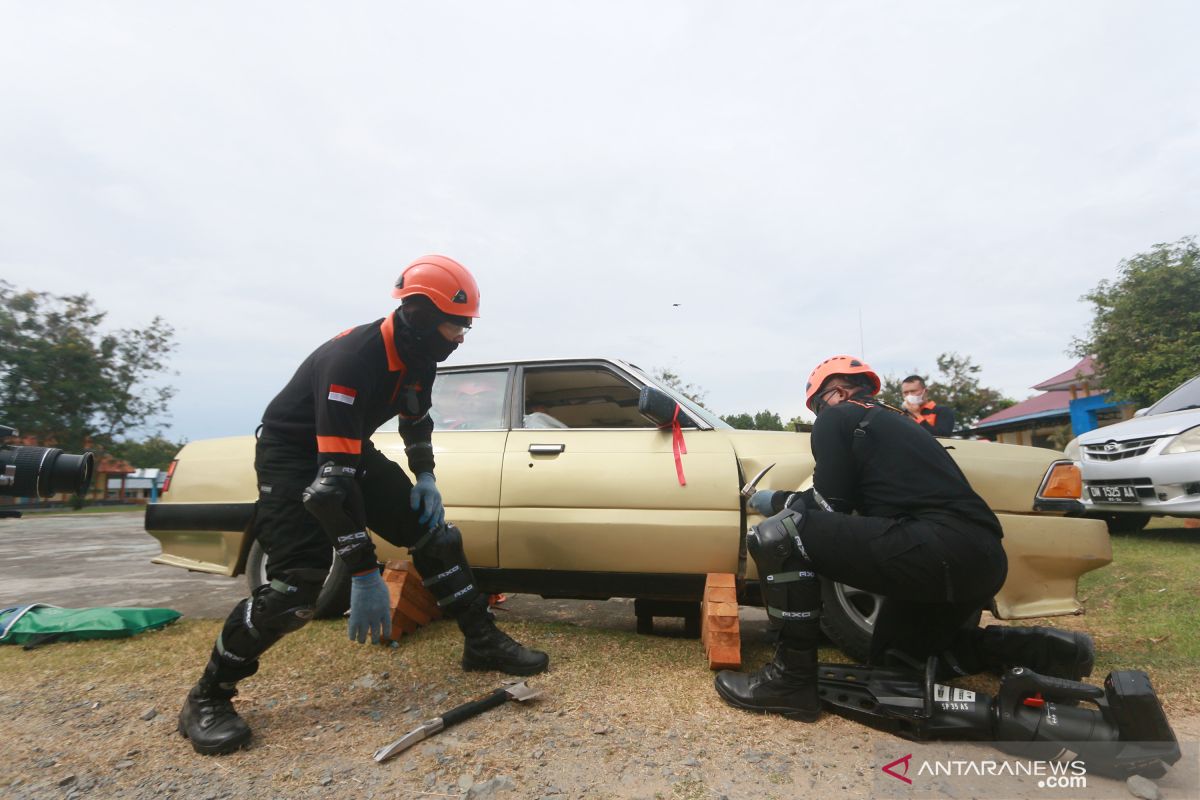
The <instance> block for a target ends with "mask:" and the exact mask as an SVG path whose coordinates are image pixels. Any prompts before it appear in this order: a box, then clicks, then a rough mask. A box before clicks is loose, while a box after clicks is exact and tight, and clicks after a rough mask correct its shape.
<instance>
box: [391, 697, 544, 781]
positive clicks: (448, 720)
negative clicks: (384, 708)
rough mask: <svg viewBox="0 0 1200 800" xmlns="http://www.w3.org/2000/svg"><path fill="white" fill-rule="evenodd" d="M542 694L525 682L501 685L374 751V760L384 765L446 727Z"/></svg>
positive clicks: (427, 721)
mask: <svg viewBox="0 0 1200 800" xmlns="http://www.w3.org/2000/svg"><path fill="white" fill-rule="evenodd" d="M541 693H542V690H541V689H531V688H530V687H529V685H528V684H527V683H525V681H521V682H520V683H514V684H513V685H511V686H501V687H500V688H499V689H497V690H496V691H494V692H492V693H491V694H487V695H484V696H483V697H481V698H479V699H478V700H472V701H471V702H469V703H463V704H462V705H461V706H456V707H454V708H452V709H450V710H449V711H447V712H446V713H445V714H442V715H441V716H440V717H434V718H433V719H430V720H426V721H425V722H422V723H421V724H420V725H418V726H417V727H416V728H414V729H413V730H411V731H410V732H408V733H406V734H404V735H403V736H401V737H400V738H399V739H397V740H396V741H394V742H392V743H391V744H389V745H387V746H385V747H381V748H379V749H378V750H376V751H375V760H376V761H378V762H380V763H383V762H384V761H387V760H388V759H389V758H391V757H392V756H394V755H396V754H398V753H402V752H404V751H405V750H407V749H408V748H410V747H412V746H413V745H414V744H416V743H417V742H420V741H423V740H425V739H428V738H429V737H430V736H433V735H434V734H437V733H440V732H441V731H443V730H445V729H446V728H449V727H450V726H451V725H457V724H458V723H460V722H462V721H464V720H468V719H470V718H471V717H474V716H476V715H478V714H482V713H483V712H485V711H490V710H491V709H493V708H496V707H498V706H502V705H504V704H505V703H507V702H508V701H509V700H516V701H518V702H522V703H523V702H525V701H526V700H532V699H533V698H535V697H537V696H538V695H540V694H541Z"/></svg>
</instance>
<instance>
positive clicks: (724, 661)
mask: <svg viewBox="0 0 1200 800" xmlns="http://www.w3.org/2000/svg"><path fill="white" fill-rule="evenodd" d="M741 666H742V648H740V647H713V648H712V649H710V650H709V651H708V668H709V669H739V668H740V667H741Z"/></svg>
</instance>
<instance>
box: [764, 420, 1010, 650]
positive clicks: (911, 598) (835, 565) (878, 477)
mask: <svg viewBox="0 0 1200 800" xmlns="http://www.w3.org/2000/svg"><path fill="white" fill-rule="evenodd" d="M811 446H812V452H813V457H814V458H815V460H816V469H815V472H814V475H813V487H814V489H810V490H809V491H807V492H805V493H802V494H801V495H799V496H798V497H797V499H796V500H793V501H792V502H793V505H795V504H796V503H798V502H803V503H804V505H805V507H806V509H807V512H806V520H805V523H804V527H803V529H802V530H801V533H800V538H801V540H802V541H803V544H804V546H805V548H806V550H807V552H808V555H809V558H810V559H811V561H812V564H813V566H814V568H815V570H816V571H817V573H818V574H820V575H823V576H825V577H828V578H830V579H832V580H834V581H838V582H840V583H845V584H848V585H850V586H854V587H857V588H859V589H863V590H865V591H869V592H874V593H876V594H881V595H883V596H884V600H883V604H882V606H881V608H880V610H879V615H878V617H877V618H876V621H875V630H874V634H873V637H872V644H871V658H872V661H876V662H878V661H881V660H882V659H883V657H884V655H885V653H886V651H888V650H890V649H895V650H901V651H903V652H906V653H908V654H909V655H911V656H914V657H917V658H924V657H925V656H927V655H930V654H933V653H938V652H943V651H945V650H947V649H949V648H951V647H952V645H953V644H954V641H955V637H956V633H957V632H958V631H959V630H960V629H961V628H963V626H964V625H972V626H973V623H972V622H971V620H972V619H974V618H975V617H976V616H977V614H978V612H979V610H980V609H981V608H983V607H984V606H985V605H987V604H988V603H990V601H991V598H992V597H993V595H994V594H995V593H996V592H997V591H999V589H1000V587H1001V586H1002V585H1003V583H1004V579H1005V577H1006V575H1007V571H1008V562H1007V559H1006V557H1005V554H1004V549H1003V546H1002V545H1001V542H1000V539H1001V537H1002V536H1003V530H1002V528H1001V526H1000V522H999V520H998V519H997V518H996V515H995V514H993V513H992V511H991V509H989V508H988V506H987V504H986V503H985V502H984V501H983V499H982V498H981V497H979V495H978V494H976V493H975V491H974V490H973V489H972V488H971V486H970V483H968V481H967V479H966V476H965V475H963V473H962V470H961V469H959V467H958V465H957V464H956V463H955V462H954V460H953V459H952V458H951V457H950V455H949V453H947V452H946V449H945V448H944V447H943V445H942V443H941V442H939V441H937V440H936V439H934V438H933V437H932V436H930V435H929V434H928V433H927V432H925V431H923V430H922V429H921V428H920V427H919V426H918V425H917V424H916V423H914V422H913V421H912V420H911V419H909V418H908V417H907V416H906V415H904V414H898V413H896V412H894V411H892V410H890V409H888V408H886V407H884V406H882V405H880V404H878V403H876V402H874V401H872V400H869V399H866V400H859V399H857V398H856V399H852V400H848V401H846V402H842V403H838V404H837V405H834V406H830V407H828V408H826V409H824V410H823V411H822V412H821V413H820V414H819V415H818V416H817V421H816V423H815V425H814V426H813V432H812V438H811ZM814 490H815V492H814ZM818 495H819V497H820V499H823V500H824V501H825V502H826V503H827V504H828V505H829V506H830V507H831V508H832V511H831V512H830V511H825V510H823V509H822V506H821V505H820V502H819V500H818V497H817V496H818ZM787 497H788V493H787V492H776V493H775V496H774V497H773V498H772V499H773V503H774V505H775V508H776V510H777V511H778V510H781V509H782V508H783V504H784V502H785V500H786V498H787ZM852 512H856V513H852Z"/></svg>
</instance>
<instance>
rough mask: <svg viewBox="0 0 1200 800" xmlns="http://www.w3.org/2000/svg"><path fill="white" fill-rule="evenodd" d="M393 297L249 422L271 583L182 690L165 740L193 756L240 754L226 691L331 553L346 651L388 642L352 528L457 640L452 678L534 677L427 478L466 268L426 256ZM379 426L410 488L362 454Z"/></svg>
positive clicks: (471, 307) (397, 473) (243, 734)
mask: <svg viewBox="0 0 1200 800" xmlns="http://www.w3.org/2000/svg"><path fill="white" fill-rule="evenodd" d="M393 297H396V298H399V299H400V300H401V305H400V307H399V308H398V309H396V310H395V311H394V312H393V313H391V314H390V315H388V316H387V317H385V318H384V319H381V320H376V321H375V322H371V323H368V324H366V325H359V326H358V327H355V328H350V329H349V330H346V331H343V332H342V333H340V334H338V335H337V336H335V337H334V338H333V339H331V340H329V341H328V342H326V343H325V344H323V345H321V346H320V347H318V348H317V349H316V351H314V352H313V353H312V355H310V356H309V357H308V358H307V359H306V360H305V361H304V363H303V364H301V365H300V368H299V369H298V370H297V371H296V374H295V375H294V376H293V377H292V379H291V381H290V382H289V383H288V384H287V386H285V387H284V389H283V391H281V392H280V393H279V394H278V396H276V397H275V399H274V400H272V401H271V403H270V405H268V406H267V410H266V412H265V413H264V415H263V424H262V428H261V431H260V435H259V437H258V443H257V447H256V450H255V459H254V468H255V472H256V473H257V476H258V489H259V498H258V503H257V504H256V509H255V518H254V523H253V524H254V531H255V535H256V536H257V537H258V541H259V543H260V544H261V545H262V547H263V549H264V550H265V551H266V554H267V577H268V579H269V581H270V582H269V583H267V584H265V585H263V586H260V587H259V588H258V589H256V590H255V591H254V593H253V596H251V597H249V598H247V599H245V600H243V601H242V602H241V603H239V604H238V605H237V606H236V607H235V608H234V609H233V612H232V613H231V614H230V615H229V618H228V619H227V620H226V621H225V626H224V628H223V629H222V631H221V633H220V635H218V637H217V641H216V644H215V646H214V647H213V650H212V654H211V656H210V658H209V661H208V665H207V666H206V667H205V669H204V673H203V675H202V676H201V677H200V681H199V682H198V683H197V684H196V685H195V686H194V687H193V688H192V689H191V690H190V691H189V692H188V696H187V700H186V701H185V703H184V706H183V710H182V711H181V712H180V715H179V731H180V732H181V733H182V734H183V735H184V736H186V737H188V739H190V740H191V742H192V746H193V748H195V750H196V751H197V752H199V753H205V754H216V753H227V752H231V751H233V750H236V749H237V748H239V747H241V746H243V745H244V744H245V743H246V742H247V741H249V739H250V728H249V726H248V725H247V724H246V723H245V721H244V720H242V718H241V717H239V716H238V714H237V712H236V711H235V710H234V708H233V704H232V702H231V699H232V698H233V696H234V695H235V694H237V690H236V688H235V685H236V684H237V682H238V681H240V680H242V679H244V678H248V677H250V676H251V675H253V674H254V673H255V672H257V670H258V666H259V658H260V657H261V656H262V654H263V653H264V652H265V651H266V650H267V648H269V647H270V646H271V645H273V644H274V643H275V642H277V641H279V639H280V638H282V637H283V636H284V635H285V634H287V633H290V632H292V631H295V630H298V629H299V628H301V627H303V626H304V625H305V624H307V623H308V621H309V620H310V619H311V618H312V615H313V610H314V607H315V604H316V601H317V597H318V595H319V594H320V593H321V588H322V585H323V582H324V581H325V578H326V576H327V575H328V574H329V569H330V566H331V564H332V563H333V557H334V552H335V551H336V554H337V557H338V558H340V559H341V560H342V561H343V562H344V564H345V566H346V567H347V568H348V571H349V572H350V574H351V575H352V578H351V593H350V623H349V633H350V638H351V639H352V640H354V641H357V642H365V641H366V640H367V638H368V637H369V638H370V640H371V641H372V642H378V641H379V639H380V637H381V636H382V635H383V634H384V633H385V632H387V631H389V630H390V628H391V619H390V618H391V602H390V598H389V595H388V590H387V586H386V584H385V583H384V581H383V578H382V576H381V575H380V572H379V564H378V562H377V561H376V557H375V546H374V543H373V542H372V541H371V538H370V537H369V536H368V534H367V528H370V529H371V530H372V531H374V532H375V533H376V534H377V535H379V536H381V537H383V538H384V539H386V540H387V541H389V542H391V543H392V544H395V545H399V546H402V547H407V548H408V549H409V552H410V553H411V555H412V557H413V563H414V564H415V566H416V568H417V570H418V572H420V574H421V575H422V576H423V577H424V579H425V580H424V583H425V585H426V587H428V589H429V590H430V592H432V593H433V595H434V596H435V597H436V598H437V601H438V605H439V606H441V607H442V608H443V609H444V610H445V611H446V612H447V613H448V614H449V615H450V616H452V617H454V618H455V619H456V621H457V623H458V626H459V628H461V630H462V632H463V636H464V646H463V656H462V667H463V669H466V670H498V671H501V672H506V673H509V674H512V675H533V674H535V673H538V672H541V671H542V670H544V669H546V667H547V665H548V664H549V657H548V656H547V655H546V654H545V653H542V652H539V651H537V650H531V649H528V648H525V647H522V646H521V645H520V644H518V643H517V642H515V641H513V640H512V639H511V638H510V637H508V636H507V635H506V634H504V633H503V632H502V631H500V630H499V629H498V628H497V627H496V625H495V622H494V621H493V619H492V615H491V612H490V611H489V609H488V600H487V596H485V595H483V594H481V593H480V592H479V590H478V589H476V587H475V582H474V578H473V576H472V573H471V567H470V565H469V564H468V563H467V559H466V556H465V555H464V553H463V548H462V537H461V534H460V533H459V531H458V529H457V528H456V527H455V526H454V525H453V524H451V523H448V522H446V521H445V511H444V509H443V507H442V498H441V494H440V492H439V491H438V488H437V482H436V480H435V478H434V458H433V445H432V443H431V434H432V432H433V421H432V419H430V416H429V409H430V405H431V390H432V386H433V381H434V377H435V371H436V368H437V363H438V362H440V361H444V360H445V359H446V358H448V357H449V356H450V354H451V353H453V352H454V350H455V349H456V348H457V347H458V345H459V344H461V343H462V341H463V338H464V336H465V334H466V332H467V331H468V330H469V328H470V325H471V321H472V319H473V318H475V317H478V316H479V289H478V288H477V286H476V284H475V280H474V278H473V277H472V275H471V273H470V272H468V271H467V269H466V268H465V267H463V266H462V265H461V264H459V263H458V262H456V261H454V260H453V259H450V258H446V257H445V256H437V255H434V256H425V257H423V258H420V259H418V260H417V261H415V262H413V263H412V264H410V265H409V266H408V267H407V268H406V269H405V270H404V272H403V273H402V274H401V276H400V279H399V280H398V281H397V282H396V288H395V290H394V291H393ZM392 417H398V418H399V426H400V434H401V436H402V438H403V440H404V444H405V453H406V455H407V457H408V465H409V468H410V469H411V470H412V473H413V474H414V475H416V476H417V480H416V483H415V485H414V484H413V482H412V481H410V480H409V478H408V476H407V475H405V473H404V471H403V470H402V469H401V468H400V466H399V465H398V464H396V463H395V462H394V461H391V460H390V459H388V458H386V457H385V456H384V455H382V454H381V453H380V452H379V451H378V450H376V449H375V448H374V447H373V446H372V444H371V440H370V436H371V434H372V433H374V432H375V430H376V429H377V428H378V427H379V426H380V425H382V424H383V423H384V422H386V421H387V420H389V419H391V418H392Z"/></svg>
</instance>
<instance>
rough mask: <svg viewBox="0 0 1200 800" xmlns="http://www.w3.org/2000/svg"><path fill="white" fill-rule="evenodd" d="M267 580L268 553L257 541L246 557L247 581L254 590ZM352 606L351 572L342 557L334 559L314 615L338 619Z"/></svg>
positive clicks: (320, 617) (251, 589)
mask: <svg viewBox="0 0 1200 800" xmlns="http://www.w3.org/2000/svg"><path fill="white" fill-rule="evenodd" d="M266 582H267V554H266V551H264V550H263V549H262V545H260V544H259V543H258V542H257V541H256V542H254V544H253V545H251V546H250V555H249V556H248V557H247V559H246V583H247V584H249V586H250V591H251V592H253V591H254V590H255V589H257V588H258V587H259V586H262V585H263V584H264V583H266ZM349 607H350V573H348V572H347V571H346V565H345V564H343V563H342V560H341V559H340V558H334V559H333V567H332V568H331V569H330V570H329V575H328V576H327V577H326V578H325V586H324V587H323V588H322V589H321V594H320V596H319V597H318V598H317V607H316V610H315V611H314V612H313V616H314V617H316V618H317V619H336V618H337V617H340V616H342V615H343V614H345V613H346V609H348V608H349Z"/></svg>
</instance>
